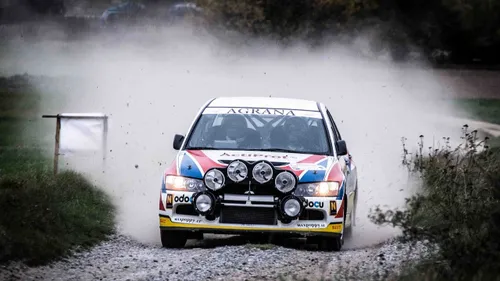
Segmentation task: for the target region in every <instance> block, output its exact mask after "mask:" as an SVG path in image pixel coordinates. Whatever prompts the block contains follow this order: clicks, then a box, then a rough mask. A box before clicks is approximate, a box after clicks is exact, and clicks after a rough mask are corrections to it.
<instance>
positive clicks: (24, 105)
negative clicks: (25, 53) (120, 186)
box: [0, 76, 115, 265]
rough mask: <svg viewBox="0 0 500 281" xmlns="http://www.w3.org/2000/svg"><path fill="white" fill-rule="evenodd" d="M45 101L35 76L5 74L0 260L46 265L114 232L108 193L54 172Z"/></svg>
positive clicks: (0, 111) (0, 108) (0, 82)
mask: <svg viewBox="0 0 500 281" xmlns="http://www.w3.org/2000/svg"><path fill="white" fill-rule="evenodd" d="M40 100H41V93H38V92H37V91H36V90H35V88H34V87H33V86H32V80H31V78H30V77H26V76H15V77H10V78H0V206H1V208H2V213H1V214H2V215H1V216H0V263H4V262H8V261H14V260H20V261H23V262H25V263H26V264H28V265H40V264H46V263H48V262H50V261H53V260H56V259H59V258H61V257H65V256H68V255H70V254H71V253H72V251H73V250H78V249H86V248H88V247H91V246H93V245H95V244H96V243H98V242H100V241H102V240H104V239H106V237H107V236H108V235H109V234H112V233H113V232H114V211H115V209H114V206H113V205H112V204H111V200H110V198H109V197H108V196H107V194H105V193H104V192H102V191H101V190H100V189H99V188H98V187H96V186H94V185H93V184H91V182H90V181H88V180H87V179H86V178H84V177H83V176H82V175H80V174H78V173H76V172H74V171H64V172H61V173H59V174H58V175H57V176H55V175H54V174H53V169H52V159H51V155H50V153H51V152H50V153H48V155H47V152H44V151H42V150H41V149H40V148H39V147H37V143H36V140H37V138H38V137H39V132H40V130H42V129H40V119H41V118H40V116H38V114H37V112H38V106H39V105H40Z"/></svg>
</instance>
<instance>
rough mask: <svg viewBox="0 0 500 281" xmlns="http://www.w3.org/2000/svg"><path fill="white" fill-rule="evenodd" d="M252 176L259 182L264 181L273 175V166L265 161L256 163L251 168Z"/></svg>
mask: <svg viewBox="0 0 500 281" xmlns="http://www.w3.org/2000/svg"><path fill="white" fill-rule="evenodd" d="M252 176H253V178H254V179H255V180H256V181H257V182H259V183H266V182H268V181H270V180H271V179H272V177H273V167H271V165H270V164H269V163H267V162H264V161H262V162H260V163H257V165H255V166H254V167H253V170H252Z"/></svg>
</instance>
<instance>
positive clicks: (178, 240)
mask: <svg viewBox="0 0 500 281" xmlns="http://www.w3.org/2000/svg"><path fill="white" fill-rule="evenodd" d="M160 237H161V245H162V246H163V247H164V248H174V249H175V248H177V249H178V248H184V246H185V245H186V242H187V233H185V232H184V231H172V230H163V229H161V230H160Z"/></svg>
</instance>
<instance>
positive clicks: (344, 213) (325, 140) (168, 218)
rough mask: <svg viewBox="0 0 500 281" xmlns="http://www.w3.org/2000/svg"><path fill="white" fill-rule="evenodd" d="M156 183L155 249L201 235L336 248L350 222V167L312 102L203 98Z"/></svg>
mask: <svg viewBox="0 0 500 281" xmlns="http://www.w3.org/2000/svg"><path fill="white" fill-rule="evenodd" d="M173 147H174V149H177V150H180V151H179V153H178V154H177V156H176V159H175V160H174V161H173V163H172V164H171V166H170V167H169V168H167V170H166V171H165V174H164V176H163V179H162V188H161V197H160V205H159V209H160V211H159V215H160V232H161V241H162V244H163V246H164V247H167V248H171V247H174V248H177V247H183V246H184V244H185V243H186V240H187V239H188V238H195V237H200V234H203V233H240V234H241V233H248V232H257V233H266V234H281V235H283V234H286V235H295V236H306V237H308V240H309V241H310V242H313V243H317V244H319V245H320V248H322V249H326V250H340V249H341V247H342V244H343V242H344V238H345V237H346V236H349V234H350V232H351V229H352V226H353V225H354V218H355V209H356V198H357V171H356V167H355V165H354V163H353V161H352V157H351V155H350V154H349V152H348V151H347V147H346V143H345V141H344V140H342V138H341V135H340V133H339V131H338V128H337V127H336V125H335V122H334V120H333V118H332V116H331V114H330V112H329V111H328V109H327V108H326V107H325V106H324V105H323V104H321V103H316V102H314V101H307V100H298V99H283V98H251V97H248V98H217V99H214V100H211V101H209V102H207V103H206V104H205V105H204V106H203V107H202V109H201V110H200V112H199V113H198V116H196V118H195V120H194V122H193V124H192V125H191V126H190V128H189V131H188V134H187V136H186V137H184V136H182V135H176V136H175V137H174V141H173Z"/></svg>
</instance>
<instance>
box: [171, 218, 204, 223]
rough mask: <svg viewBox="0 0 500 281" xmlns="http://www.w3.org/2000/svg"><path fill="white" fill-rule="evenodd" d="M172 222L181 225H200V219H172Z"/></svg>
mask: <svg viewBox="0 0 500 281" xmlns="http://www.w3.org/2000/svg"><path fill="white" fill-rule="evenodd" d="M172 221H173V222H182V223H201V219H190V218H173V219H172Z"/></svg>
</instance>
